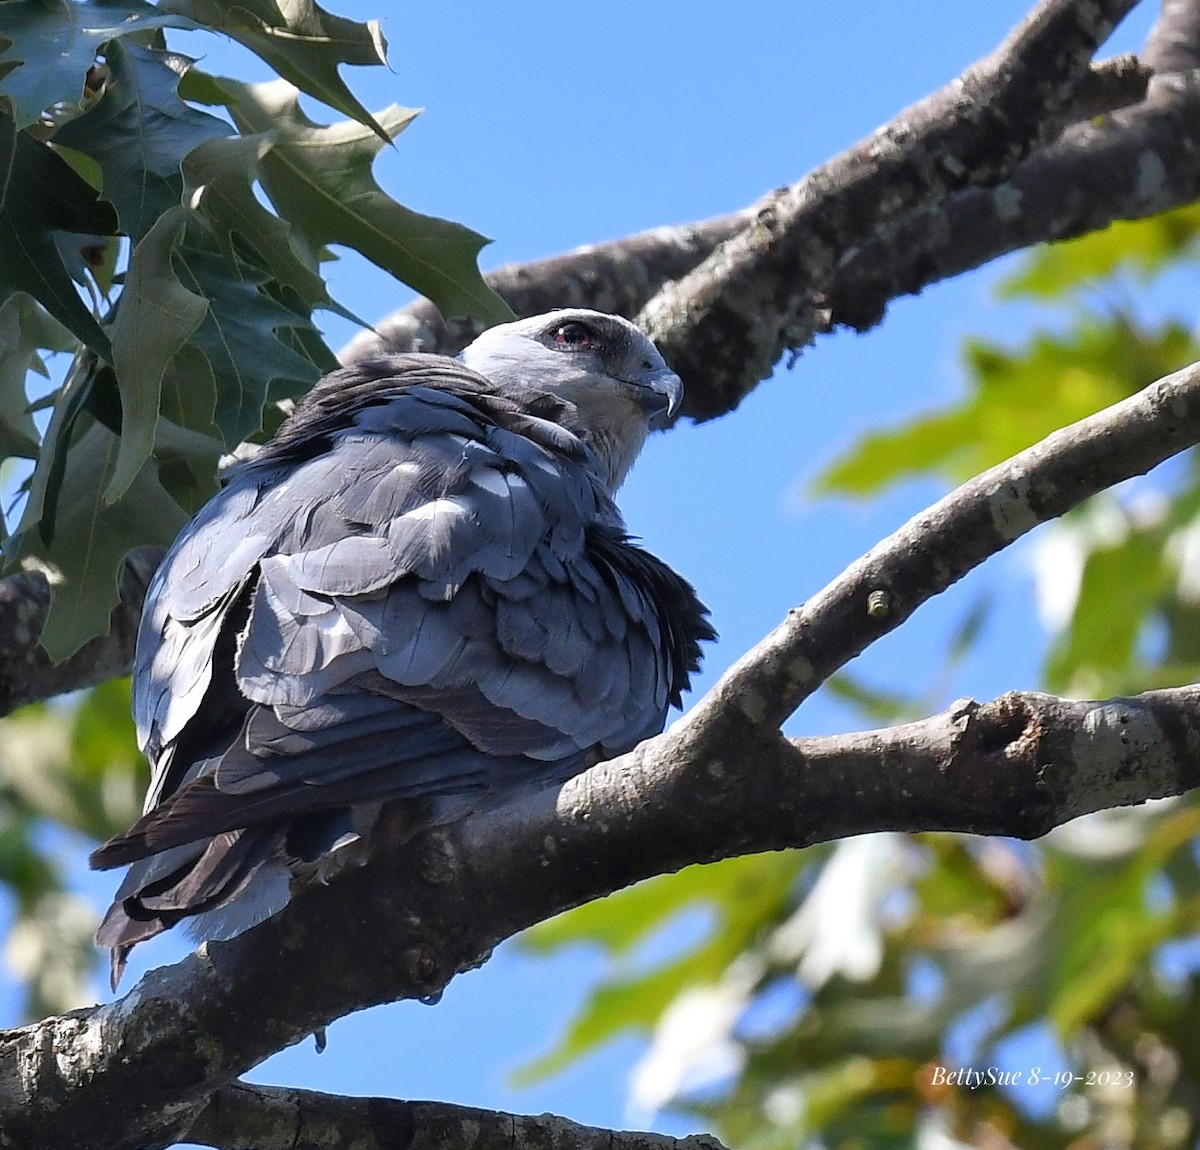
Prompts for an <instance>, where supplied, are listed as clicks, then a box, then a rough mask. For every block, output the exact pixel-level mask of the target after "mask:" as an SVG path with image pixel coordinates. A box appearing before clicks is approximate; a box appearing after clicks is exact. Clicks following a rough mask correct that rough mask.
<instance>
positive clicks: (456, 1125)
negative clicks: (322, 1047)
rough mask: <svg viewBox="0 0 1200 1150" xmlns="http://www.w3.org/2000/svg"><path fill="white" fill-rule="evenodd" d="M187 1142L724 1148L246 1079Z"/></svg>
mask: <svg viewBox="0 0 1200 1150" xmlns="http://www.w3.org/2000/svg"><path fill="white" fill-rule="evenodd" d="M188 1139H189V1140H190V1141H192V1142H197V1143H199V1144H200V1145H202V1146H215V1147H218V1148H220V1150H236V1148H239V1147H243V1146H253V1147H254V1150H296V1148H297V1147H304V1148H305V1150H323V1148H326V1147H328V1150H342V1148H343V1147H347V1146H353V1147H355V1150H400V1148H403V1150H444V1148H445V1147H450V1146H464V1147H467V1146H469V1147H470V1148H471V1150H724V1147H723V1146H722V1144H721V1143H720V1142H718V1141H717V1139H715V1138H713V1137H711V1136H710V1135H694V1136H692V1137H690V1138H668V1137H665V1136H664V1135H662V1134H646V1133H641V1132H634V1131H627V1130H601V1129H597V1128H596V1127H594V1126H581V1125H580V1124H579V1123H578V1122H571V1121H569V1120H568V1119H566V1118H558V1117H556V1116H555V1115H553V1114H541V1115H537V1116H536V1117H535V1116H531V1115H525V1114H504V1113H501V1112H499V1111H495V1110H478V1109H476V1108H475V1107H472V1106H451V1105H448V1104H447V1103H444V1102H401V1101H397V1100H396V1099H392V1098H344V1097H340V1096H338V1095H333V1094H321V1093H318V1092H317V1091H315V1090H284V1089H281V1088H279V1087H274V1086H252V1085H250V1084H249V1083H245V1082H234V1083H231V1084H230V1085H229V1086H224V1087H222V1088H221V1089H220V1090H218V1091H217V1092H216V1093H215V1094H214V1095H213V1096H212V1097H211V1098H210V1099H209V1101H208V1104H207V1105H206V1106H205V1107H204V1109H203V1110H202V1111H201V1113H200V1116H199V1117H198V1118H197V1119H196V1121H195V1123H194V1124H193V1125H192V1127H191V1129H190V1130H189V1131H188Z"/></svg>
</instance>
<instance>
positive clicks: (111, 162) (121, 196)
mask: <svg viewBox="0 0 1200 1150" xmlns="http://www.w3.org/2000/svg"><path fill="white" fill-rule="evenodd" d="M106 57H107V60H108V65H109V68H110V69H111V77H110V79H109V81H108V84H107V86H106V88H105V90H104V95H103V96H102V97H101V98H100V100H99V101H98V102H97V103H96V104H95V105H93V106H92V107H91V108H90V109H89V110H88V111H87V112H85V113H84V114H83V115H82V116H79V117H77V118H76V119H74V120H71V121H69V122H68V123H66V124H64V125H63V126H62V127H61V128H60V129H59V130H58V132H57V133H56V134H55V137H54V142H55V144H61V145H63V146H65V147H69V148H72V149H74V150H75V151H76V152H80V153H82V154H83V155H85V156H89V157H91V159H93V160H94V161H95V162H96V163H97V164H99V166H100V171H101V173H102V178H103V185H102V190H103V194H104V197H105V199H107V200H108V201H109V202H110V203H112V204H113V206H114V207H115V208H116V209H117V219H118V220H119V222H120V225H121V230H122V231H123V232H124V233H125V234H126V235H127V236H129V237H130V239H132V240H133V241H134V242H135V243H136V242H137V241H138V240H139V239H141V238H142V236H143V235H145V233H146V232H147V231H149V229H150V227H151V226H152V225H153V224H154V222H155V220H157V219H158V218H159V216H161V215H162V214H163V213H164V212H166V211H167V210H168V209H170V208H172V207H174V206H175V205H177V204H178V203H179V202H180V197H181V195H182V193H183V174H182V172H181V169H180V165H181V164H182V162H183V158H184V156H186V155H187V154H188V153H189V152H191V151H192V149H194V148H196V147H198V146H199V145H201V144H203V143H204V142H205V141H208V140H213V139H217V138H222V137H225V136H228V135H229V133H230V128H229V125H228V124H226V123H225V122H224V121H223V120H219V119H218V118H217V117H216V116H211V115H209V114H208V113H207V112H200V111H197V110H196V109H195V108H191V107H189V106H188V105H187V104H185V103H184V102H183V101H182V100H181V99H180V98H179V95H178V92H177V89H178V87H179V81H180V76H181V73H182V72H183V71H186V68H187V66H188V65H189V64H190V63H191V61H189V60H187V59H186V58H185V57H183V56H175V55H172V54H170V53H168V52H154V51H151V50H149V49H147V48H142V47H141V46H139V45H138V44H132V43H131V44H128V45H122V44H121V43H119V42H117V43H113V44H110V45H109V48H108V51H107V53H106Z"/></svg>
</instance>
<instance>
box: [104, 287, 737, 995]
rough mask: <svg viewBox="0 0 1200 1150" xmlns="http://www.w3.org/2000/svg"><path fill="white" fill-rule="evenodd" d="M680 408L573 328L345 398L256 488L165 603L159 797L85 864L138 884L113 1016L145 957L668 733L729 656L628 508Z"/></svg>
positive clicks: (325, 411) (341, 375)
mask: <svg viewBox="0 0 1200 1150" xmlns="http://www.w3.org/2000/svg"><path fill="white" fill-rule="evenodd" d="M682 392H683V385H682V382H681V381H680V379H679V377H678V376H677V375H676V374H675V373H674V372H673V371H671V370H670V368H669V367H667V365H666V363H665V362H664V360H663V357H662V355H661V354H660V353H659V351H658V349H657V348H656V347H655V345H654V344H653V342H651V340H650V339H648V338H647V337H646V336H645V335H644V334H643V333H642V332H641V331H640V330H639V329H638V328H637V327H635V326H634V325H633V324H632V323H630V322H629V321H627V320H625V319H623V318H620V317H618V316H613V315H608V314H605V313H602V312H597V311H592V310H589V309H580V308H572V309H560V310H557V311H552V312H548V313H546V314H544V315H538V316H533V317H530V318H525V319H519V320H517V321H515V322H511V323H505V324H500V325H497V326H495V327H492V328H489V329H487V330H485V331H484V332H483V333H482V334H481V335H480V336H479V337H478V338H477V339H476V340H475V341H474V342H473V343H471V344H470V345H469V346H468V347H467V348H466V349H465V350H464V351H463V352H462V353H461V354H460V355H459V356H458V357H457V358H451V357H448V356H441V355H430V354H422V353H408V354H394V355H384V356H379V357H376V358H374V359H370V360H366V361H363V362H358V363H354V364H352V365H350V366H347V367H344V368H341V369H339V370H337V371H334V372H332V373H331V374H329V375H327V376H325V377H324V378H323V379H321V380H320V381H318V383H317V384H316V385H315V386H314V387H313V388H312V390H311V391H310V392H309V393H308V394H307V396H305V398H304V399H303V400H301V401H300V402H299V403H298V404H297V405H296V407H295V410H294V411H293V413H292V414H291V415H290V416H289V417H288V418H287V419H286V420H285V421H284V422H283V423H282V425H281V426H280V428H279V430H278V431H277V432H276V434H275V435H274V436H273V438H271V439H270V440H268V441H267V442H266V443H265V444H264V445H263V446H261V448H260V449H259V450H258V451H257V453H256V454H254V455H253V456H252V457H251V458H249V459H248V460H246V461H243V462H241V463H239V464H238V465H236V466H235V467H234V468H233V469H232V472H231V474H230V475H229V477H228V480H227V482H225V484H224V486H223V487H222V489H221V490H220V491H219V492H218V493H217V494H216V495H215V496H214V497H213V498H212V499H211V500H210V501H209V502H208V503H207V504H206V505H205V506H204V507H202V508H201V509H200V511H199V512H198V513H197V514H196V515H195V516H194V518H193V519H192V520H191V521H190V522H189V523H188V524H187V526H185V528H184V529H183V531H182V532H181V533H180V535H179V537H178V538H177V540H176V541H175V543H174V544H173V546H172V547H171V548H170V550H169V551H168V552H167V554H166V556H165V558H164V559H163V561H162V563H161V565H160V566H159V568H158V570H157V572H156V574H155V576H154V578H153V580H152V581H151V583H150V586H149V588H148V590H147V595H146V602H145V606H144V609H143V614H142V619H141V623H140V626H139V630H138V636H137V644H136V650H135V655H134V666H133V688H132V698H133V714H134V720H135V723H136V728H137V738H138V745H139V747H140V749H141V750H142V752H143V753H144V754H145V756H146V757H147V759H148V760H149V763H150V766H151V780H150V784H149V788H148V790H147V794H146V798H145V805H144V812H143V814H142V816H141V817H140V818H139V819H138V820H137V821H136V822H135V823H134V824H133V825H132V826H131V827H130V828H129V829H128V830H126V831H124V832H123V833H120V834H118V835H116V836H114V837H113V838H111V839H109V840H108V841H107V842H106V843H104V844H103V845H102V846H100V847H99V848H98V849H97V850H96V851H95V852H94V853H93V854H92V856H91V864H92V866H93V867H95V868H97V869H108V868H115V867H120V866H127V867H128V870H127V872H126V874H125V876H124V879H123V881H122V882H121V883H120V886H119V888H118V890H117V892H116V894H115V896H114V899H113V902H112V905H111V906H110V908H109V909H108V912H107V913H106V915H105V916H104V919H103V921H102V922H101V924H100V927H99V929H98V930H97V932H96V941H97V943H98V945H100V946H103V947H107V948H109V951H110V954H111V961H112V982H113V987H114V989H115V987H116V985H117V982H118V981H119V979H120V977H121V974H122V972H123V970H124V969H125V965H126V962H127V959H128V956H129V953H130V951H131V950H132V948H133V947H134V946H135V945H136V944H138V943H140V942H142V941H144V940H146V939H149V938H151V937H153V936H155V935H157V934H159V933H161V932H163V931H165V930H167V929H169V928H171V927H173V926H175V925H176V924H178V923H180V922H184V923H185V926H190V927H191V933H192V935H193V937H195V938H197V939H218V938H226V937H231V936H232V935H235V934H237V933H240V932H241V931H242V930H245V929H247V928H248V927H249V926H251V925H253V924H254V923H256V922H259V921H262V920H263V919H265V918H267V917H269V916H270V915H272V914H275V913H277V912H278V911H279V910H280V909H282V907H283V906H284V905H286V903H287V902H288V901H289V899H290V898H291V896H292V894H293V893H294V891H295V890H296V889H297V887H303V886H304V885H306V884H311V883H325V882H330V881H333V880H334V879H336V876H337V874H338V873H339V872H340V871H341V870H343V869H345V868H346V867H347V866H351V865H355V866H357V865H361V864H362V863H363V862H364V861H365V860H366V859H367V858H369V857H370V854H371V851H372V849H373V847H374V846H375V842H374V839H373V834H378V833H380V832H379V828H380V827H381V826H384V825H387V826H390V827H392V828H393V831H392V833H394V828H395V827H396V826H401V827H404V828H406V830H405V831H404V833H405V834H408V835H411V834H415V833H416V832H417V831H419V830H421V829H423V828H427V827H431V826H435V825H442V824H446V823H450V822H453V821H455V820H457V819H460V818H464V817H466V816H467V815H468V814H470V813H472V812H474V811H477V810H481V809H488V808H490V807H493V806H496V805H500V804H502V803H504V802H508V801H511V799H512V798H513V797H515V796H517V795H520V794H523V793H526V792H527V791H529V790H531V789H534V788H542V787H546V786H550V785H555V784H561V783H563V782H565V781H566V780H567V779H569V778H571V777H572V776H574V775H576V774H578V773H580V772H581V771H583V770H586V769H587V768H588V767H589V766H591V765H593V764H594V763H596V762H599V761H602V760H605V759H608V758H612V757H614V756H617V755H620V754H622V753H624V752H626V751H628V750H630V749H632V748H633V747H634V746H636V745H637V744H638V743H639V742H641V741H642V740H643V739H646V738H648V737H650V736H652V735H655V734H658V733H659V732H660V731H662V729H663V727H664V725H665V722H666V718H667V714H668V710H669V708H671V707H677V708H678V707H681V706H682V694H683V692H684V691H686V690H687V689H688V688H689V686H690V681H691V676H692V675H693V674H695V673H696V672H697V671H698V669H699V666H700V659H701V647H700V645H701V643H702V642H704V641H707V640H711V639H713V638H715V632H714V631H713V629H712V627H711V625H710V622H709V612H708V610H707V608H706V607H705V606H704V605H703V604H702V603H701V602H700V600H699V599H698V597H697V593H696V591H695V589H694V588H693V587H692V585H691V584H690V583H689V582H687V580H685V579H684V578H683V577H682V576H681V575H679V574H677V573H676V572H675V571H674V570H673V569H672V568H671V567H669V566H668V565H667V564H666V563H664V562H662V561H661V560H659V559H657V558H656V557H655V556H653V555H652V554H651V553H650V552H649V551H647V550H646V549H644V548H643V547H642V546H641V544H640V543H639V542H638V541H637V540H635V539H634V538H633V537H632V536H631V535H630V534H629V532H628V531H627V529H626V526H625V523H624V520H623V519H622V516H621V513H620V511H619V510H618V508H617V505H616V503H615V502H614V498H613V495H614V492H615V491H616V490H617V489H618V487H619V486H620V485H621V483H622V481H623V480H624V478H625V476H626V474H627V473H628V471H629V469H630V467H631V466H632V464H633V462H634V460H635V458H636V457H637V455H638V453H639V452H640V450H641V448H642V446H643V444H644V442H645V441H646V438H647V435H648V433H649V431H650V430H651V429H652V428H653V427H657V426H662V425H665V424H666V423H667V422H668V421H669V420H671V419H672V418H673V417H674V416H675V414H676V413H677V411H678V409H679V405H680V402H681V398H682ZM396 811H399V812H400V816H399V817H398V818H397V817H393V816H392V814H391V813H388V814H387V817H384V814H385V812H396Z"/></svg>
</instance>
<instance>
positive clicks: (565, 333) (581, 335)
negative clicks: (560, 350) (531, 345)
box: [554, 320, 598, 351]
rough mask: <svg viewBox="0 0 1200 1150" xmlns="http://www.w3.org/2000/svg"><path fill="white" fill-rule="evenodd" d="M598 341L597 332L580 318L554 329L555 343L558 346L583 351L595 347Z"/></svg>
mask: <svg viewBox="0 0 1200 1150" xmlns="http://www.w3.org/2000/svg"><path fill="white" fill-rule="evenodd" d="M597 342H598V341H597V339H596V333H595V332H594V331H592V329H591V328H590V327H588V325H587V324H586V323H580V322H579V321H578V320H572V321H571V322H570V323H564V324H561V325H560V326H559V327H556V328H555V329H554V343H555V345H556V346H557V347H566V348H571V349H572V350H576V349H578V350H581V351H582V350H586V349H587V348H589V347H595V346H596V343H597Z"/></svg>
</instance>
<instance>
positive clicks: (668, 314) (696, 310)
mask: <svg viewBox="0 0 1200 1150" xmlns="http://www.w3.org/2000/svg"><path fill="white" fill-rule="evenodd" d="M1134 2H1136V0H1096V2H1089V3H1074V2H1072V0H1043V2H1042V3H1041V4H1039V5H1038V6H1037V7H1036V8H1035V9H1034V10H1033V12H1031V13H1030V14H1029V16H1027V17H1026V18H1025V20H1024V21H1023V22H1022V23H1021V25H1020V26H1019V27H1018V28H1017V29H1016V30H1015V31H1014V32H1013V33H1012V34H1011V35H1010V36H1009V37H1008V38H1007V39H1006V40H1005V42H1004V43H1003V44H1002V45H1001V46H1000V47H999V48H998V49H997V50H996V51H995V52H993V53H992V54H991V55H989V56H987V57H985V58H984V59H983V60H981V61H979V63H977V64H975V65H973V66H972V67H970V68H968V69H967V71H966V72H965V73H963V75H962V76H961V77H960V78H959V79H957V80H955V81H953V82H952V83H951V84H948V85H947V86H946V87H945V88H943V89H941V90H940V91H938V92H935V93H933V94H932V95H930V96H927V97H926V98H925V99H924V100H922V101H920V102H919V103H917V104H915V105H913V106H912V107H911V108H909V109H907V110H906V111H904V112H902V113H901V114H900V115H899V116H898V117H896V119H895V120H893V121H892V122H891V123H890V124H888V125H886V126H885V127H884V128H881V129H880V130H879V131H877V132H876V133H875V134H874V135H872V136H870V137H869V138H868V139H867V140H866V141H864V142H863V143H861V144H859V145H857V146H855V147H853V148H851V149H849V150H848V151H846V152H843V153H842V155H840V156H838V157H836V158H835V159H833V160H831V161H830V162H829V163H828V164H826V165H825V166H824V167H823V168H822V169H820V171H819V173H815V174H814V175H813V176H810V177H809V178H808V179H806V180H804V181H802V182H801V183H800V184H798V185H797V186H796V187H794V188H789V189H787V190H786V191H784V192H781V193H777V194H775V195H772V196H768V197H767V198H766V199H765V200H764V201H763V202H762V203H760V204H759V206H758V210H757V215H756V218H755V222H754V224H753V226H751V227H749V228H747V229H746V230H744V231H742V232H740V233H739V234H738V235H737V236H735V237H734V238H733V239H732V240H730V241H729V242H728V243H726V244H724V245H722V247H720V248H719V249H718V250H717V251H716V252H714V253H713V255H712V256H710V257H709V258H708V259H707V260H705V262H704V263H703V264H701V265H700V266H699V267H698V268H696V269H695V270H694V271H692V272H689V273H688V275H686V276H684V277H683V278H682V279H680V280H677V281H675V282H674V283H671V284H667V285H666V286H664V288H663V289H662V291H660V292H659V293H658V295H657V296H655V297H654V299H652V300H651V301H650V302H649V303H648V304H647V305H646V306H645V307H644V308H643V309H642V311H641V313H640V314H639V316H638V318H637V322H638V324H639V326H641V327H642V328H643V330H645V331H646V333H647V334H648V335H649V336H650V337H651V338H652V339H653V340H654V341H655V343H657V344H658V346H659V348H660V350H661V351H662V353H663V355H664V356H665V357H666V359H667V361H668V362H669V363H670V364H671V365H672V366H673V367H674V368H675V370H676V371H678V372H679V374H680V375H681V376H682V377H683V378H684V380H685V381H687V382H689V383H694V382H699V385H700V387H701V390H702V391H703V392H704V393H705V394H712V393H719V394H720V395H721V396H722V400H721V407H722V408H723V409H728V408H731V407H733V406H735V405H736V403H737V402H738V401H739V400H740V398H741V397H742V396H744V395H746V394H748V393H749V392H750V391H751V390H752V389H753V388H754V386H755V385H756V384H757V383H758V382H759V381H760V380H762V379H765V378H766V377H767V376H768V375H769V374H770V373H771V370H772V369H773V368H774V366H775V364H776V363H777V362H778V361H779V357H780V355H781V354H782V353H783V351H784V350H785V349H787V348H793V349H798V348H801V347H804V346H806V345H807V344H809V343H811V342H812V339H813V337H814V335H815V334H816V333H817V332H818V331H821V330H824V329H825V328H827V327H828V325H829V322H830V316H829V312H828V308H827V305H826V302H825V295H826V291H822V290H821V289H822V288H823V287H824V288H826V289H827V285H828V284H829V281H830V279H831V278H832V273H833V270H834V268H836V267H837V265H838V263H839V262H840V261H841V260H842V259H843V258H844V257H845V256H846V254H847V253H848V251H850V250H851V245H850V244H848V242H847V241H848V239H849V238H850V237H851V236H858V237H866V236H871V235H876V234H879V233H881V232H885V231H887V230H888V229H890V228H891V227H893V226H894V225H895V223H896V222H897V221H898V220H900V219H903V218H905V217H906V216H909V215H911V214H912V213H913V212H916V211H920V210H922V209H924V208H926V207H928V206H929V205H931V204H934V203H937V202H938V201H939V200H941V199H942V198H943V197H944V196H945V195H946V194H947V193H949V192H953V191H958V190H959V189H961V188H964V187H968V186H972V185H993V184H995V183H996V182H998V181H999V180H1002V179H1004V178H1005V177H1007V176H1008V175H1009V173H1011V172H1012V170H1013V169H1014V168H1015V167H1016V166H1017V164H1019V163H1020V162H1021V161H1022V160H1023V159H1025V158H1026V157H1027V156H1028V155H1029V154H1030V153H1031V152H1032V151H1034V150H1035V149H1036V148H1037V147H1039V146H1041V145H1043V144H1045V143H1047V142H1048V141H1049V140H1052V139H1054V138H1055V137H1056V136H1057V135H1058V134H1059V132H1060V131H1061V130H1062V127H1063V125H1064V123H1066V122H1069V120H1070V118H1071V112H1072V109H1073V108H1074V106H1075V101H1076V99H1077V91H1078V88H1079V85H1080V82H1081V81H1082V80H1083V78H1084V77H1085V75H1086V74H1087V71H1088V65H1089V61H1090V60H1091V58H1092V56H1093V55H1094V53H1095V51H1096V49H1097V48H1098V47H1099V46H1100V45H1101V44H1102V43H1103V42H1104V40H1105V39H1106V38H1107V37H1108V34H1109V32H1111V30H1112V29H1113V27H1114V26H1115V25H1116V23H1117V22H1118V21H1119V20H1120V19H1121V17H1122V16H1124V15H1125V14H1126V13H1127V12H1128V11H1129V10H1130V8H1132V7H1133V3H1134ZM797 268H803V269H804V271H805V276H804V279H803V280H798V279H797V277H796V275H795V270H796V269H797ZM718 389H719V392H718Z"/></svg>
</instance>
